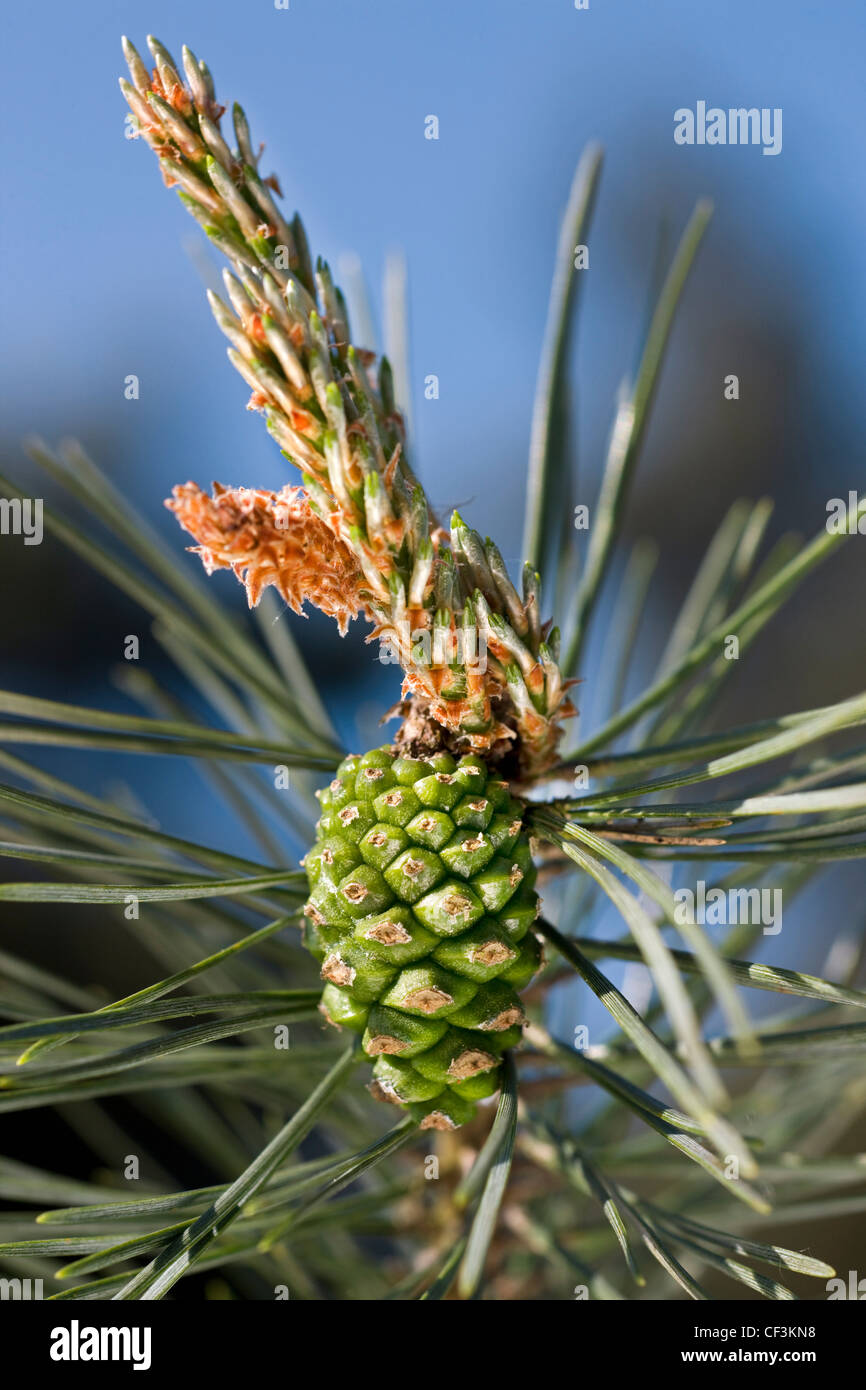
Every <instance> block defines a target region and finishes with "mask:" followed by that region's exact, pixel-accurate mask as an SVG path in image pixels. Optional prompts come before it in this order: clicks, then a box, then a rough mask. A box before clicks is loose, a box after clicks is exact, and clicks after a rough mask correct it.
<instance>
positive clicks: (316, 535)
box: [165, 483, 366, 635]
mask: <svg viewBox="0 0 866 1390" xmlns="http://www.w3.org/2000/svg"><path fill="white" fill-rule="evenodd" d="M165 505H166V506H167V507H168V508H169V510H170V511H173V512H174V514H175V516H176V517H177V519H178V521H179V522H180V524H181V526H182V527H183V528H184V530H185V531H188V532H189V534H190V535H191V536H193V537H194V538H195V540H196V541H198V545H195V546H190V550H192V551H193V552H194V554H197V555H199V556H200V557H201V560H202V563H203V564H204V567H205V569H206V571H207V573H208V574H213V572H214V570H218V569H230V570H231V571H232V572H233V574H234V575H235V577H236V578H237V579H239V580H240V581H241V583H242V584H243V585H244V587H245V588H246V591H247V599H248V600H249V605H250V607H251V608H254V607H255V606H256V604H257V603H258V601H259V599H260V598H261V595H262V591H263V590H264V589H266V588H267V586H268V585H269V584H273V586H274V588H275V589H276V590H277V592H278V593H279V594H280V595H281V596H282V597H283V599H285V601H286V603H287V604H288V605H289V607H290V608H291V609H292V610H293V611H294V612H295V613H303V606H304V602H305V600H307V599H308V600H309V601H310V603H312V604H314V605H315V607H316V608H320V609H321V610H322V612H323V613H327V614H328V616H329V617H331V618H335V619H336V621H337V625H338V627H339V629H340V633H341V635H344V634H345V632H346V630H347V628H348V626H349V623H350V622H351V620H352V619H353V618H355V617H357V615H358V614H359V613H361V612H365V611H366V605H365V602H364V599H363V597H362V589H363V585H364V580H363V576H362V574H361V571H360V569H359V568H358V565H357V562H356V560H355V557H354V556H353V554H352V552H351V551H350V550H349V548H348V546H346V545H345V544H344V542H343V541H341V540H340V539H339V537H338V536H335V535H334V533H333V531H332V530H331V529H330V527H329V526H327V525H326V523H325V522H324V521H322V519H321V517H319V516H317V515H316V513H315V512H314V511H313V509H312V507H311V506H310V501H309V498H308V497H307V494H306V493H305V492H304V489H303V488H300V487H290V486H286V487H284V488H283V489H282V490H281V491H280V492H267V491H265V490H264V489H261V488H243V487H238V488H231V487H223V485H222V484H221V483H214V485H213V497H209V496H208V495H207V493H206V492H202V490H201V488H200V487H199V486H198V485H197V484H196V483H184V484H181V485H178V486H177V487H175V488H173V489H172V495H171V497H170V498H168V499H167V500H166V504H165Z"/></svg>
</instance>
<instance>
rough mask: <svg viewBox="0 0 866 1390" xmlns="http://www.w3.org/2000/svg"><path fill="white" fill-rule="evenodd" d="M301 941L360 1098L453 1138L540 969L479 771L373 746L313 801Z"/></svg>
mask: <svg viewBox="0 0 866 1390" xmlns="http://www.w3.org/2000/svg"><path fill="white" fill-rule="evenodd" d="M317 795H318V797H319V800H320V802H321V805H322V816H321V819H320V820H319V823H318V826H317V839H316V843H315V845H314V846H313V848H312V849H311V850H310V852H309V854H308V855H307V856H306V859H305V861H304V864H305V867H306V871H307V878H308V879H309V883H310V898H309V901H308V903H307V906H306V907H305V909H304V913H305V916H306V917H307V925H306V928H305V932H304V942H305V945H306V946H307V949H308V950H309V951H310V952H311V953H312V955H313V956H315V958H316V960H318V961H319V962H320V963H321V966H322V979H323V980H325V981H326V984H325V988H324V990H323V992H322V1002H321V1004H320V1008H321V1011H322V1013H323V1014H324V1015H325V1017H326V1018H327V1019H328V1021H329V1022H330V1023H333V1024H335V1025H336V1026H338V1027H344V1028H350V1029H353V1030H354V1031H355V1032H358V1033H363V1048H364V1051H365V1052H366V1054H367V1056H368V1057H370V1058H371V1059H372V1060H373V1061H374V1068H373V1074H374V1078H375V1080H374V1082H373V1085H372V1087H371V1089H372V1091H373V1094H374V1095H376V1096H377V1097H378V1098H379V1099H381V1100H387V1101H390V1102H392V1103H395V1104H397V1105H403V1106H406V1107H408V1108H409V1110H410V1111H411V1112H412V1114H414V1115H415V1116H416V1117H417V1118H418V1120H419V1121H420V1124H421V1128H422V1129H455V1128H457V1126H458V1125H461V1124H464V1123H465V1122H466V1120H468V1119H470V1118H471V1117H472V1115H473V1113H474V1110H475V1102H476V1101H477V1100H481V1099H483V1098H484V1097H486V1096H490V1095H493V1094H494V1092H495V1091H497V1090H498V1088H499V1079H500V1071H501V1058H502V1053H503V1052H504V1051H505V1049H506V1048H508V1047H513V1046H514V1045H515V1044H516V1043H517V1042H519V1041H520V1036H521V1028H522V1024H523V1022H524V1013H523V1007H522V1005H521V1002H520V997H519V993H518V991H519V990H521V989H523V987H524V986H525V985H526V984H527V983H528V982H529V980H530V979H531V978H532V976H533V975H534V974H535V972H536V970H537V969H538V967H539V964H540V962H541V946H540V942H539V941H538V938H537V937H536V936H535V934H534V933H533V932H532V931H531V927H532V923H533V922H534V921H535V918H536V917H537V915H538V909H539V898H538V895H537V893H536V892H535V890H534V887H533V885H534V882H535V876H536V874H535V868H534V866H533V863H532V856H531V853H530V848H529V837H528V835H527V834H526V832H525V830H524V829H523V808H522V806H521V804H520V803H519V802H518V801H516V800H515V799H514V798H513V797H512V796H511V794H510V792H509V790H508V785H507V783H505V782H500V781H497V780H496V779H495V777H492V776H491V775H490V773H489V770H488V768H487V766H486V764H485V763H484V761H483V759H482V758H479V757H476V756H474V755H469V756H466V757H462V758H461V759H460V760H459V762H458V761H455V759H454V758H453V757H451V755H450V754H449V753H437V754H435V755H434V756H432V757H430V758H429V760H427V761H424V760H422V759H420V758H407V757H399V756H395V755H394V753H393V751H392V750H391V748H389V747H383V748H374V749H372V750H371V751H370V752H369V753H365V754H364V756H363V757H354V756H353V757H349V758H346V759H345V760H344V761H343V762H342V763H341V764H340V766H339V768H338V769H337V776H336V778H335V779H334V781H333V782H331V783H330V785H329V786H328V787H325V788H324V789H323V790H322V791H320V792H318V793H317Z"/></svg>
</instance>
